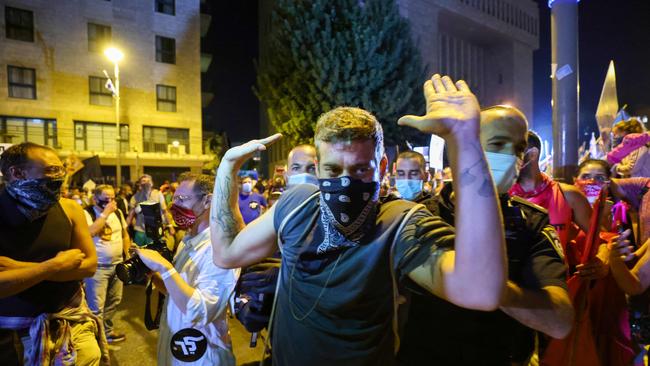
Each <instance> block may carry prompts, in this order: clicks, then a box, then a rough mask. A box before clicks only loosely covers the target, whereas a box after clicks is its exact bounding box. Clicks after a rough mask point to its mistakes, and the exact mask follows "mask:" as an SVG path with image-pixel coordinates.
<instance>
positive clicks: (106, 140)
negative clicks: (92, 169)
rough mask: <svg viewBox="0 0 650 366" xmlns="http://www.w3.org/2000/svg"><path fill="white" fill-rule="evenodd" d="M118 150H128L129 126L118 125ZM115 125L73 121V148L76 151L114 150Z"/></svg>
mask: <svg viewBox="0 0 650 366" xmlns="http://www.w3.org/2000/svg"><path fill="white" fill-rule="evenodd" d="M120 140H121V141H120V142H121V145H120V151H121V152H123V153H124V152H127V151H129V126H128V125H120ZM116 142H117V140H116V138H115V125H114V124H112V123H98V122H83V121H75V123H74V148H75V150H77V151H106V152H110V153H112V152H115V143H116Z"/></svg>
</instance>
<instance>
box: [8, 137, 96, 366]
mask: <svg viewBox="0 0 650 366" xmlns="http://www.w3.org/2000/svg"><path fill="white" fill-rule="evenodd" d="M0 171H1V172H2V174H3V176H4V178H5V180H6V181H7V186H6V188H5V189H4V190H2V191H0V329H1V331H0V333H1V334H2V335H3V338H5V336H6V335H7V334H8V333H9V332H15V334H16V335H17V336H18V337H19V339H20V341H21V342H20V343H22V346H23V348H24V350H23V351H24V352H23V353H24V356H23V362H24V364H27V365H34V364H50V363H55V362H63V360H65V361H66V362H71V364H74V363H76V364H84V365H96V364H99V363H100V357H101V362H102V363H105V364H107V363H108V351H107V348H106V347H102V346H105V344H106V339H105V337H104V333H103V332H102V331H101V329H102V324H101V322H100V321H99V320H98V318H97V317H96V316H94V315H93V314H92V312H91V311H90V309H89V308H88V306H87V305H86V301H85V299H84V296H83V291H82V286H81V280H83V279H84V278H86V277H90V276H92V275H93V274H94V273H95V270H96V267H97V256H96V254H95V246H94V245H93V242H92V239H91V236H90V233H89V231H88V224H87V223H86V219H85V217H84V214H83V209H82V208H81V207H79V205H78V204H77V203H76V202H74V201H72V200H69V199H65V198H61V197H60V191H61V184H62V183H63V177H64V174H65V169H64V167H63V164H62V163H61V160H60V159H59V158H58V156H57V155H56V152H55V151H54V150H53V149H52V148H50V147H47V146H42V145H38V144H34V143H30V142H24V143H21V144H17V145H13V146H11V147H10V148H8V149H7V150H5V152H4V153H3V154H2V157H1V158H0ZM54 329H57V331H54ZM9 335H10V336H12V335H11V334H10V333H9ZM57 337H58V338H57ZM57 347H60V348H57ZM0 354H2V356H0V358H2V364H3V365H11V364H12V363H11V361H7V359H6V357H10V356H11V355H12V354H15V352H13V351H12V349H11V347H5V348H3V350H2V352H0Z"/></svg>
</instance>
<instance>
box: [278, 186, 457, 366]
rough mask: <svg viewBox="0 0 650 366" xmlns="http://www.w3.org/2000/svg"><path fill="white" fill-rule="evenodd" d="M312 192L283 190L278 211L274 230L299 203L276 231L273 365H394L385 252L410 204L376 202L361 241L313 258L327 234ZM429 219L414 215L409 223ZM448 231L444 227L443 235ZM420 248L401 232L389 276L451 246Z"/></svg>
mask: <svg viewBox="0 0 650 366" xmlns="http://www.w3.org/2000/svg"><path fill="white" fill-rule="evenodd" d="M317 191H318V189H317V187H314V186H311V185H300V186H297V187H295V188H293V189H291V190H288V191H287V192H285V193H284V194H283V195H282V197H281V198H280V200H279V201H278V203H277V204H276V208H275V216H274V225H275V229H276V231H277V230H278V229H279V226H280V225H281V223H282V221H283V219H284V218H285V217H287V215H289V213H290V212H292V211H293V210H294V208H296V207H298V206H299V205H300V204H302V203H303V202H305V201H307V204H306V205H305V206H304V207H303V208H302V209H300V210H299V211H298V212H297V213H296V214H295V215H294V216H292V217H291V218H290V219H289V220H288V222H287V223H286V225H285V226H284V227H283V229H282V231H281V233H280V239H281V241H282V243H283V246H282V248H283V253H282V254H283V255H282V275H281V277H280V281H281V285H280V288H279V291H278V293H277V296H278V300H277V301H278V302H277V305H276V313H275V318H274V320H273V321H274V325H273V337H272V342H273V364H274V365H279V366H285V365H286V366H294V365H313V366H318V365H323V366H325V365H328V366H329V365H337V366H339V365H355V366H360V365H372V366H377V365H380V366H381V365H394V364H395V357H394V337H393V330H392V320H393V286H392V279H391V269H390V260H389V256H390V249H391V244H392V242H393V238H394V236H395V234H396V231H397V228H398V227H399V225H400V223H401V219H402V217H403V216H404V215H405V214H406V213H407V212H408V211H409V209H410V208H411V207H412V206H413V205H414V204H413V203H411V202H408V201H404V200H396V201H393V202H390V203H387V204H381V205H379V208H378V212H377V217H376V225H375V227H374V229H373V231H372V232H369V233H366V236H365V237H364V239H362V242H361V243H359V244H357V245H355V246H352V247H348V248H340V249H338V250H337V251H334V252H329V253H325V254H318V253H317V251H316V250H315V249H316V248H317V247H318V245H319V244H321V243H322V241H323V237H324V233H323V225H322V223H321V220H320V208H319V199H318V195H317V196H316V197H315V198H312V199H309V198H310V197H311V196H312V195H313V194H314V193H315V192H317ZM425 216H431V213H429V212H428V211H427V210H425V209H421V210H418V211H417V212H416V213H415V214H414V215H413V217H412V218H411V220H413V221H412V222H415V221H416V220H418V219H420V218H423V217H425ZM442 232H445V230H442ZM450 232H452V229H451V228H450V229H449V230H446V232H445V234H447V236H445V237H444V239H443V237H442V236H441V239H440V241H439V242H435V243H428V244H424V245H422V244H420V243H417V242H415V241H414V240H413V236H414V230H413V229H410V230H404V231H402V232H401V233H400V238H399V239H398V241H397V245H396V247H395V250H394V260H393V263H394V271H395V275H396V277H397V279H398V280H399V281H402V280H404V279H405V278H406V275H407V274H408V273H409V272H411V271H412V270H413V269H415V268H416V267H418V266H420V265H422V264H424V262H425V261H427V260H428V259H429V258H431V255H432V253H436V254H439V253H441V252H442V251H443V250H445V249H439V248H438V247H447V246H448V245H450V244H451V243H449V241H453V235H449V233H450Z"/></svg>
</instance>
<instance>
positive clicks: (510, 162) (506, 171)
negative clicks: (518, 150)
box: [485, 152, 519, 194]
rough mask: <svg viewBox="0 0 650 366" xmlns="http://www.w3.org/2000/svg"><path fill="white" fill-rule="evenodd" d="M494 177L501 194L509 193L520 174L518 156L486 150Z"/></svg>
mask: <svg viewBox="0 0 650 366" xmlns="http://www.w3.org/2000/svg"><path fill="white" fill-rule="evenodd" d="M485 157H486V158H487V161H488V164H489V165H490V172H491V173H492V179H494V184H495V185H496V186H497V192H498V193H499V194H504V193H507V192H508V190H509V189H510V187H512V185H513V184H514V183H515V180H516V179H517V176H518V175H519V166H518V165H517V157H516V156H514V155H510V154H500V153H493V152H485Z"/></svg>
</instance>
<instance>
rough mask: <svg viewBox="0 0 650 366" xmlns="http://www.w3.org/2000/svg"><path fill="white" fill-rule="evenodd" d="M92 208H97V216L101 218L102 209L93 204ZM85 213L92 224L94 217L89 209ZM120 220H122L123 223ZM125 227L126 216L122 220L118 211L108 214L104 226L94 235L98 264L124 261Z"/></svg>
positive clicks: (87, 220) (89, 223)
mask: <svg viewBox="0 0 650 366" xmlns="http://www.w3.org/2000/svg"><path fill="white" fill-rule="evenodd" d="M92 209H93V210H95V217H96V218H97V219H99V215H101V214H102V210H101V209H99V208H98V207H97V206H93V207H92ZM84 214H85V215H86V222H88V225H89V226H90V225H92V223H93V219H92V217H90V214H89V213H88V211H86V210H84ZM120 221H122V224H121V225H120ZM125 227H126V221H125V220H124V218H122V219H121V220H120V217H119V216H118V215H117V213H116V212H112V213H111V214H110V215H108V217H107V218H106V224H104V228H103V229H102V230H101V231H100V232H99V233H98V234H97V235H96V236H93V242H94V243H95V248H96V249H97V264H117V263H120V262H122V251H123V250H124V249H123V248H124V245H123V243H122V228H125Z"/></svg>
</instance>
